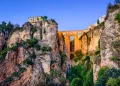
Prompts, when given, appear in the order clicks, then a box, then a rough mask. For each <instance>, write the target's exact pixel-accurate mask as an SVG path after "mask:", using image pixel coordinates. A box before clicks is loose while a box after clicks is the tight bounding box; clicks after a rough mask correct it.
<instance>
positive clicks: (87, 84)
mask: <svg viewBox="0 0 120 86" xmlns="http://www.w3.org/2000/svg"><path fill="white" fill-rule="evenodd" d="M93 85H94V83H93V69H91V70H90V71H89V72H88V73H87V75H86V76H85V80H84V83H83V86H93Z"/></svg>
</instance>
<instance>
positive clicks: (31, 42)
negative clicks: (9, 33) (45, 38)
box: [27, 38, 38, 47]
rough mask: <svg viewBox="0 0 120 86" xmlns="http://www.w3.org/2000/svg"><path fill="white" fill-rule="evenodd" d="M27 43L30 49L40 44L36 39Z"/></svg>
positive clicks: (28, 40)
mask: <svg viewBox="0 0 120 86" xmlns="http://www.w3.org/2000/svg"><path fill="white" fill-rule="evenodd" d="M27 43H28V46H29V47H34V45H35V44H37V43H38V40H37V39H36V38H33V39H27Z"/></svg>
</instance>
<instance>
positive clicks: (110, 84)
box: [106, 78, 118, 86]
mask: <svg viewBox="0 0 120 86" xmlns="http://www.w3.org/2000/svg"><path fill="white" fill-rule="evenodd" d="M106 86H118V84H117V79H114V78H109V80H108V81H107V83H106Z"/></svg>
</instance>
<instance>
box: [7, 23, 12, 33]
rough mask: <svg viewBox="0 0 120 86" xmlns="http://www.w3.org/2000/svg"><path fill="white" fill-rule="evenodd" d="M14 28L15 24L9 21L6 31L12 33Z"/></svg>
mask: <svg viewBox="0 0 120 86" xmlns="http://www.w3.org/2000/svg"><path fill="white" fill-rule="evenodd" d="M12 29H14V25H13V24H12V23H11V22H8V24H7V26H6V31H8V33H10V32H11V31H12Z"/></svg>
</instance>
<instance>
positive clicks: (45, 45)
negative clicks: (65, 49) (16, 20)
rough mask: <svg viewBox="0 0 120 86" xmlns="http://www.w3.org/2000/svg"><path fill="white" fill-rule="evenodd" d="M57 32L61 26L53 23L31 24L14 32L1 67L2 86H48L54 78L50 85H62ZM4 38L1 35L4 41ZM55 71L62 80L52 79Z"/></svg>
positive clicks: (50, 21)
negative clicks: (52, 72)
mask: <svg viewBox="0 0 120 86" xmlns="http://www.w3.org/2000/svg"><path fill="white" fill-rule="evenodd" d="M57 32H58V29H57V23H56V22H55V21H52V20H46V21H41V22H38V23H36V24H35V25H34V26H33V25H31V24H30V23H29V22H27V23H25V24H24V25H23V28H22V29H20V30H16V31H14V32H12V34H11V36H10V37H9V39H8V43H7V46H8V47H9V49H8V51H7V54H6V56H5V60H4V61H2V62H1V63H0V82H1V85H3V86H37V85H39V86H45V85H46V83H47V81H46V79H47V78H49V77H52V81H49V82H52V83H54V84H61V81H60V77H64V76H63V74H64V73H63V72H62V71H61V57H60V54H59V49H58V44H57V40H58V35H57ZM2 36H3V34H2V33H1V36H0V39H1V38H3V37H2ZM0 41H4V38H3V39H1V40H0ZM3 43H4V42H3ZM32 43H33V44H32ZM1 45H3V44H1ZM1 47H2V46H1ZM39 48H40V49H39ZM52 70H54V71H57V72H59V73H60V77H59V76H55V75H53V76H50V72H51V71H52Z"/></svg>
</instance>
